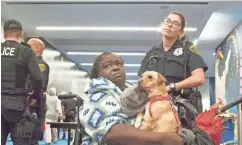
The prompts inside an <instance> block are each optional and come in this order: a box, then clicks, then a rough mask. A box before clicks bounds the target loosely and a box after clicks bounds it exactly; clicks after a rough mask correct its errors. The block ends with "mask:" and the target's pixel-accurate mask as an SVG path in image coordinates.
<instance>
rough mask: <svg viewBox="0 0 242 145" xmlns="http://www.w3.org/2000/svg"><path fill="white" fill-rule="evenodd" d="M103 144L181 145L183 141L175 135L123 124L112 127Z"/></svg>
mask: <svg viewBox="0 0 242 145" xmlns="http://www.w3.org/2000/svg"><path fill="white" fill-rule="evenodd" d="M104 142H107V143H112V142H114V143H117V144H118V145H129V144H130V145H136V144H137V145H143V144H144V145H145V144H160V145H161V144H162V145H183V144H184V141H183V139H182V138H181V137H180V136H178V135H177V134H175V133H156V132H149V131H144V130H140V129H137V128H134V127H132V126H128V125H125V124H117V125H114V126H113V127H112V128H111V129H110V131H109V132H108V133H107V134H106V136H105V137H104Z"/></svg>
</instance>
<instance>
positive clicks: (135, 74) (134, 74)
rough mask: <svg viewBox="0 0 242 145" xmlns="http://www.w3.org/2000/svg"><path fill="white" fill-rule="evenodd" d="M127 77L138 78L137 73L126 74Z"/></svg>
mask: <svg viewBox="0 0 242 145" xmlns="http://www.w3.org/2000/svg"><path fill="white" fill-rule="evenodd" d="M126 75H127V76H137V75H138V74H137V73H126Z"/></svg>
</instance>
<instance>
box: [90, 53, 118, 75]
mask: <svg viewBox="0 0 242 145" xmlns="http://www.w3.org/2000/svg"><path fill="white" fill-rule="evenodd" d="M110 54H115V53H113V52H103V53H102V54H100V55H98V56H97V57H96V58H95V60H94V62H93V65H92V68H91V72H90V74H89V78H90V79H94V78H95V79H96V78H98V75H99V73H100V62H101V61H102V60H103V56H105V55H110ZM118 56H119V55H118ZM119 57H120V56H119ZM120 59H121V60H122V61H123V59H122V58H121V57H120Z"/></svg>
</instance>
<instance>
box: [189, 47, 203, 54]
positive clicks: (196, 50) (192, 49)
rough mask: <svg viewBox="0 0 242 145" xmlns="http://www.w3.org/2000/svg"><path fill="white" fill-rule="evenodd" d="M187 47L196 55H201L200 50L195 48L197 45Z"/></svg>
mask: <svg viewBox="0 0 242 145" xmlns="http://www.w3.org/2000/svg"><path fill="white" fill-rule="evenodd" d="M189 49H190V50H191V51H192V52H193V53H195V54H196V55H198V56H200V55H201V54H200V52H199V51H198V49H197V47H196V46H195V45H191V46H190V47H189Z"/></svg>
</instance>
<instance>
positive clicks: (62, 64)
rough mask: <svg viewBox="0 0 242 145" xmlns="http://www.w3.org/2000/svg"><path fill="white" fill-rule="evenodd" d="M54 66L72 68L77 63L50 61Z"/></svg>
mask: <svg viewBox="0 0 242 145" xmlns="http://www.w3.org/2000/svg"><path fill="white" fill-rule="evenodd" d="M48 64H49V65H50V66H51V67H53V68H57V67H58V68H70V67H72V66H75V65H76V64H75V63H73V62H61V61H52V62H49V63H48Z"/></svg>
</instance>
